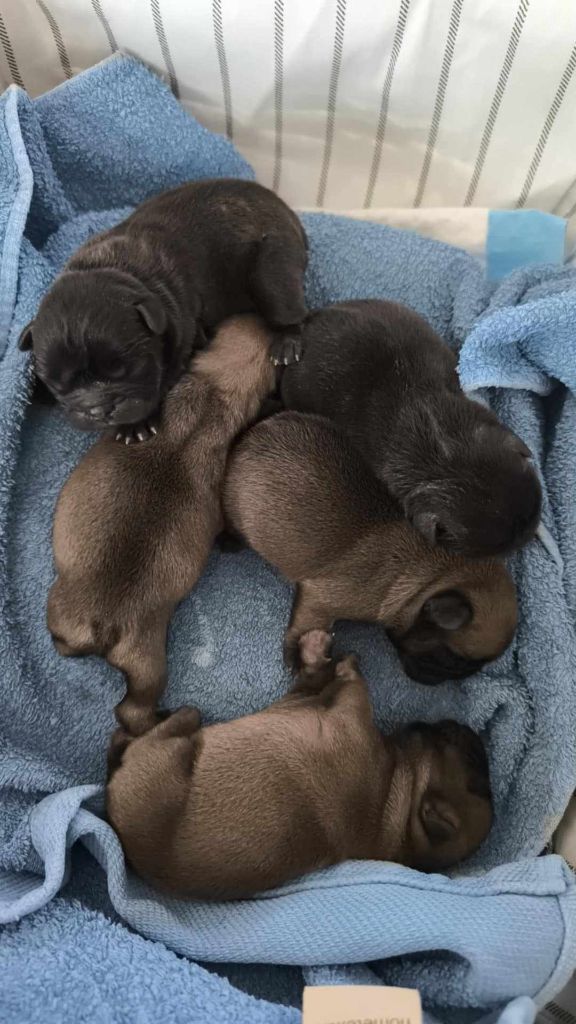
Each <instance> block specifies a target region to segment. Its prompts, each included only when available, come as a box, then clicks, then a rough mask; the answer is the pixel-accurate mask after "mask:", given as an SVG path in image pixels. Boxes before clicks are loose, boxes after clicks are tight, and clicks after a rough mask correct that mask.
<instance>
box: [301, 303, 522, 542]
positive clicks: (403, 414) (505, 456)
mask: <svg viewBox="0 0 576 1024" xmlns="http://www.w3.org/2000/svg"><path fill="white" fill-rule="evenodd" d="M303 340H304V345H305V350H306V357H305V359H304V360H303V361H302V363H300V364H299V365H298V366H289V367H287V369H286V370H285V372H284V375H283V378H282V384H281V396H282V400H283V402H284V405H285V406H286V407H287V408H289V409H297V410H299V411H301V412H314V413H319V414H321V415H324V416H328V417H330V418H331V419H332V420H334V421H335V422H336V423H338V424H339V425H340V426H341V427H342V428H343V429H344V430H345V431H346V432H347V433H348V435H349V437H350V438H351V439H352V440H353V441H354V442H355V443H356V444H357V446H358V447H359V448H360V450H361V451H362V454H363V455H364V457H365V459H366V460H367V461H368V462H369V464H370V465H371V466H372V468H373V470H374V471H375V472H376V474H377V475H378V476H379V477H380V479H381V480H383V481H384V482H385V483H386V485H387V486H388V487H389V489H390V490H391V491H392V493H393V494H394V495H395V497H396V498H397V499H398V500H399V501H400V502H401V504H402V506H403V509H404V511H405V514H406V515H407V517H408V519H409V520H410V521H411V522H412V524H413V525H414V526H415V527H416V528H417V529H418V530H419V531H420V532H421V533H422V534H423V535H424V536H425V537H426V538H427V540H428V541H429V542H430V543H431V544H439V545H442V546H444V547H446V548H449V549H450V550H451V551H454V552H456V553H459V554H463V555H466V556H470V557H485V556H493V555H503V554H506V553H508V552H510V551H512V550H514V549H516V548H518V547H520V546H521V545H523V544H525V543H526V542H527V541H529V540H530V539H531V538H532V537H533V536H534V533H535V531H536V529H537V526H538V522H539V518H540V505H541V490H540V484H539V482H538V478H537V475H536V473H535V470H534V467H533V464H532V461H531V458H530V451H529V449H528V448H527V447H526V445H524V444H523V442H522V441H521V440H520V439H519V438H518V437H516V435H515V434H513V433H512V432H511V431H510V430H507V429H506V428H505V427H504V426H503V425H502V424H501V423H499V421H498V420H497V419H496V417H495V416H494V415H493V414H492V413H491V412H490V411H489V410H487V409H485V408H484V407H483V406H481V405H480V404H478V403H477V402H473V401H471V400H470V399H468V398H466V396H465V395H464V393H463V392H462V390H461V388H460V385H459V381H458V376H457V373H456V357H455V355H454V353H453V352H452V351H451V350H450V348H449V347H448V346H447V345H446V344H445V343H444V342H443V341H442V339H441V338H440V337H439V336H438V335H437V334H436V333H435V332H434V331H433V330H432V328H431V327H430V326H429V324H427V323H426V321H425V320H423V319H422V318H421V317H419V316H418V315H417V314H416V313H414V312H413V311H412V310H410V309H408V308H407V307H404V306H400V305H397V304H395V303H392V302H380V301H377V300H365V301H351V302H347V303H341V304H338V305H335V306H331V307H328V308H326V309H322V310H319V311H317V312H315V313H313V314H312V315H311V317H310V318H309V319H308V321H307V323H306V325H305V328H304V338H303Z"/></svg>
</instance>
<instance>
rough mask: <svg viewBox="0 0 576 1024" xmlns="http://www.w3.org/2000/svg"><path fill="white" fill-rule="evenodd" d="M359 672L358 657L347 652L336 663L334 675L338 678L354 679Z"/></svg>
mask: <svg viewBox="0 0 576 1024" xmlns="http://www.w3.org/2000/svg"><path fill="white" fill-rule="evenodd" d="M359 674H360V669H359V666H358V658H357V657H356V655H355V654H347V655H346V657H345V658H342V659H341V660H340V661H339V662H338V664H337V665H336V676H337V678H338V679H355V678H357V676H359Z"/></svg>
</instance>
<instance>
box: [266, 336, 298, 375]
mask: <svg viewBox="0 0 576 1024" xmlns="http://www.w3.org/2000/svg"><path fill="white" fill-rule="evenodd" d="M303 355H304V344H303V341H302V338H301V336H300V335H299V334H298V333H297V332H296V331H295V332H294V333H286V334H277V335H276V336H275V338H274V339H273V341H272V342H271V343H270V359H271V360H272V363H273V365H274V366H289V365H290V363H299V362H300V360H301V359H302V356H303Z"/></svg>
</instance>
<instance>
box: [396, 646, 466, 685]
mask: <svg viewBox="0 0 576 1024" xmlns="http://www.w3.org/2000/svg"><path fill="white" fill-rule="evenodd" d="M400 660H401V661H402V667H403V669H404V671H405V673H406V675H407V676H408V677H409V678H410V679H413V680H414V682H416V683H423V684H424V685H425V686H438V685H439V684H440V683H446V682H449V681H450V680H454V679H466V678H467V677H468V676H472V675H474V674H475V673H476V672H479V671H480V669H481V668H482V667H483V666H484V665H485V664H486V662H485V661H481V660H476V659H473V658H464V657H462V656H460V655H457V654H454V652H452V651H449V650H447V649H446V650H442V651H440V652H439V653H438V654H437V655H435V654H433V653H427V654H425V655H421V656H420V655H416V654H406V653H400Z"/></svg>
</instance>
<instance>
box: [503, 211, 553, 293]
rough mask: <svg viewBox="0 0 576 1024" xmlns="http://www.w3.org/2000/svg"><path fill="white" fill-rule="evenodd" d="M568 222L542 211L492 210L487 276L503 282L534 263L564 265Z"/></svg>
mask: <svg viewBox="0 0 576 1024" xmlns="http://www.w3.org/2000/svg"><path fill="white" fill-rule="evenodd" d="M565 245H566V221H565V220H564V218H563V217H555V216H554V214H552V213H542V211H541V210H490V213H489V216H488V238H487V240H486V272H487V274H488V279H489V280H490V281H501V280H502V278H503V277H506V275H507V274H510V273H511V272H512V271H513V270H518V268H519V267H526V266H529V265H530V264H533V263H559V264H562V263H564V255H565Z"/></svg>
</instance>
